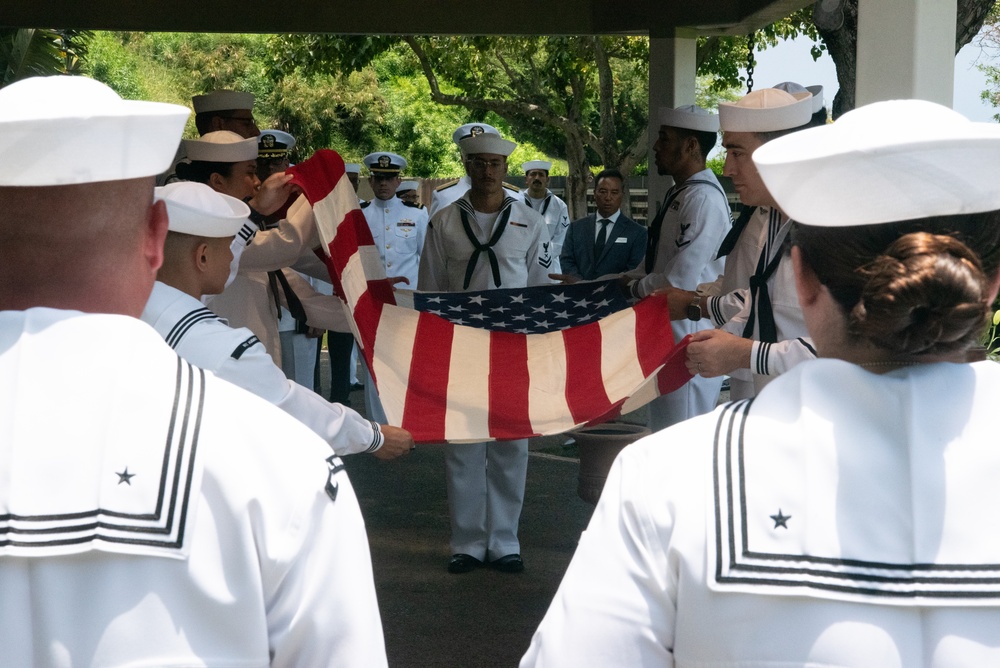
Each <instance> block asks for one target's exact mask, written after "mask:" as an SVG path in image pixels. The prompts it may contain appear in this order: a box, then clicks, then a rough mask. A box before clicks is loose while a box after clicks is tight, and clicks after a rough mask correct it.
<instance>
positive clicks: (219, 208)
mask: <svg viewBox="0 0 1000 668" xmlns="http://www.w3.org/2000/svg"><path fill="white" fill-rule="evenodd" d="M153 197H154V200H155V201H157V202H160V201H162V202H164V203H165V204H166V205H167V217H168V218H169V219H170V225H169V230H170V231H171V232H181V233H183V234H192V235H194V236H198V237H213V238H215V237H232V236H235V235H236V233H237V232H239V231H240V228H242V227H243V225H244V224H246V223H247V222H248V219H247V217H248V216H249V215H250V207H248V206H247V205H246V204H244V203H243V202H241V201H240V200H238V199H236V198H235V197H230V196H229V195H223V194H222V193H220V192H216V191H215V190H213V189H212V188H211V187H210V186H207V185H205V184H204V183H195V182H194V181H178V182H176V183H171V184H168V185H165V186H163V187H162V188H156V189H155V190H154V195H153Z"/></svg>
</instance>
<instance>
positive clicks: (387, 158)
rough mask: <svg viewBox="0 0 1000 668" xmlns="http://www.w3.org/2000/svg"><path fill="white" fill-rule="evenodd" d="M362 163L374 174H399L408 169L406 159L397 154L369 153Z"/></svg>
mask: <svg viewBox="0 0 1000 668" xmlns="http://www.w3.org/2000/svg"><path fill="white" fill-rule="evenodd" d="M361 162H363V163H365V167H367V168H368V171H369V172H371V173H372V174H399V173H400V172H401V171H403V170H404V169H406V158H404V157H403V156H401V155H396V154H395V153H385V152H382V153H369V154H368V155H366V156H365V157H364V158H362V159H361Z"/></svg>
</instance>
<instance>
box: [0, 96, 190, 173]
mask: <svg viewBox="0 0 1000 668" xmlns="http://www.w3.org/2000/svg"><path fill="white" fill-rule="evenodd" d="M190 115H191V112H190V111H189V110H188V109H187V108H186V107H182V106H180V105H176V104H165V103H162V102H140V101H135V100H123V99H121V97H119V96H118V94H117V93H115V92H114V91H113V90H111V89H110V88H108V87H107V86H105V85H104V84H102V83H100V82H98V81H94V80H93V79H88V78H86V77H82V76H52V77H34V78H30V79H23V80H21V81H17V82H15V83H12V84H10V85H9V86H7V87H5V88H3V89H0V156H2V157H3V159H2V160H0V186H58V185H74V184H80V183H96V182H98V181H122V180H125V179H137V178H141V177H144V176H154V175H156V174H160V173H162V172H163V171H164V170H166V169H167V168H169V167H170V165H171V162H172V161H173V158H174V154H175V153H176V152H177V145H178V144H179V143H180V139H181V133H182V132H183V131H184V123H185V121H186V120H187V118H188V116H190Z"/></svg>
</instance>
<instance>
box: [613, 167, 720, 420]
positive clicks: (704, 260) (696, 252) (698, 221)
mask: <svg viewBox="0 0 1000 668" xmlns="http://www.w3.org/2000/svg"><path fill="white" fill-rule="evenodd" d="M664 203H665V204H666V206H667V210H666V211H664V212H662V213H663V222H662V224H661V227H660V237H659V242H658V243H657V248H656V255H655V259H654V262H653V266H652V269H651V271H650V272H649V273H648V274H647V273H646V272H645V270H644V267H643V266H642V265H640V267H639V268H638V269H636V270H634V271H633V272H629V275H630V276H634V277H635V278H636V279H637V282H636V283H635V284H634V286H633V288H632V292H633V294H634V295H635V296H636V297H638V298H640V299H641V298H643V297H647V296H649V295H650V294H652V293H653V291H654V290H657V289H659V288H664V287H668V286H673V287H675V288H681V289H683V290H695V289H696V288H697V287H698V285H699V284H701V283H707V282H710V281H713V280H715V278H716V277H717V276H718V275H719V274H721V273H722V272H723V270H724V268H725V260H724V259H716V253H717V252H718V250H719V244H721V243H722V240H723V239H724V238H725V236H726V233H727V232H728V231H729V227H730V222H731V215H730V212H729V201H728V200H727V199H726V194H725V192H724V191H723V190H722V186H721V185H719V180H718V179H717V178H716V177H715V174H713V173H712V171H711V170H710V169H705V170H702V171H700V172H697V173H695V174H693V175H692V176H691V177H690V178H689V179H687V180H686V181H684V182H683V183H679V184H677V185H675V186H674V187H673V188H671V189H670V191H669V192H668V193H667V195H666V197H665V198H664ZM670 326H671V329H672V330H673V334H674V341H675V342H677V341H680V340H681V339H683V338H684V337H685V336H687V335H689V334H694V333H695V332H697V331H701V330H703V329H712V326H713V325H712V322H711V321H710V320H708V319H705V318H703V319H702V320H699V321H697V322H694V321H691V320H677V321H673V322H671V323H670ZM721 387H722V378H721V377H718V378H703V377H701V376H695V377H694V378H692V379H691V380H690V381H688V382H687V383H685V384H684V385H683V386H681V387H680V388H678V389H677V390H675V391H673V392H671V393H669V394H665V395H663V396H660V397H657V398H656V399H654V400H653V401H652V402H651V403H650V406H649V427H650V429H652V430H653V431H658V430H660V429H663V428H664V427H669V426H670V425H673V424H677V423H678V422H683V421H684V420H687V419H689V418H692V417H694V416H696V415H701V414H703V413H707V412H709V411H710V410H712V409H713V408H715V405H716V403H718V401H719V391H720V389H721Z"/></svg>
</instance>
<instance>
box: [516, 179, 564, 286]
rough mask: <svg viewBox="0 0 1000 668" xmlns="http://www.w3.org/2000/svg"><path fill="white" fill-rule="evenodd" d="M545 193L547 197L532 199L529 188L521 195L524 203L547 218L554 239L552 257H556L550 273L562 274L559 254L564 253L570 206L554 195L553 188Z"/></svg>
mask: <svg viewBox="0 0 1000 668" xmlns="http://www.w3.org/2000/svg"><path fill="white" fill-rule="evenodd" d="M545 193H546V194H545V197H543V198H542V199H541V200H532V198H531V196H530V195H529V194H528V191H527V190H522V191H521V195H522V196H524V203H525V204H527V205H528V206H530V207H531V208H532V209H534V210H535V211H537V212H538V213H540V214H541V216H542V218H544V219H545V226H546V228H547V229H548V231H549V239H550V240H551V241H552V245H551V246H550V247H549V252H550V253H552V257H553V258H554V262H553V263H552V266H553V269H552V271H551V272H550V273H553V274H560V273H562V270H561V269H560V267H559V254H560V253H562V247H563V241H564V240H565V239H566V230H568V229H569V207H567V206H566V202H564V201H563V200H562V199H561V198H559V197H556V196H555V195H553V194H552V191H551V190H546V191H545Z"/></svg>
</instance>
